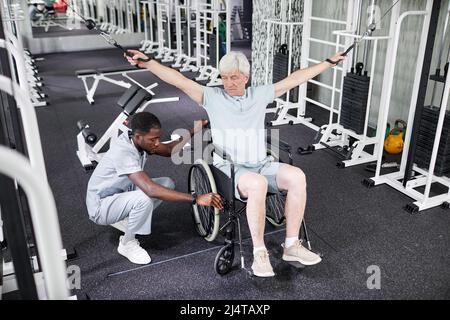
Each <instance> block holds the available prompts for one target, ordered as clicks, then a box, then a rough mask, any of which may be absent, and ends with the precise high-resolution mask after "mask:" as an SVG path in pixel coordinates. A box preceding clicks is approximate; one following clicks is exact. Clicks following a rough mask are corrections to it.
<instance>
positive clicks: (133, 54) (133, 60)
mask: <svg viewBox="0 0 450 320" xmlns="http://www.w3.org/2000/svg"><path fill="white" fill-rule="evenodd" d="M127 52H128V53H129V55H127V54H125V55H124V56H125V58H127V60H128V62H129V63H130V64H131V65H133V66H138V67H139V68H142V69H145V68H146V67H147V65H146V64H147V63H148V60H149V57H148V56H146V55H145V54H143V53H142V52H140V51H138V50H127Z"/></svg>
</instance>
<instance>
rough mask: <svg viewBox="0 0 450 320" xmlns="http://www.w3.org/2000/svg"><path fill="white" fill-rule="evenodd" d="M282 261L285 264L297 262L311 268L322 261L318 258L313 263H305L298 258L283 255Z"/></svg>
mask: <svg viewBox="0 0 450 320" xmlns="http://www.w3.org/2000/svg"><path fill="white" fill-rule="evenodd" d="M282 259H283V260H284V261H287V262H299V263H301V264H303V265H305V266H313V265H315V264H318V263H320V262H321V261H322V259H320V258H319V260H317V261H314V262H311V261H306V262H305V261H302V260H300V259H299V258H298V257H292V256H287V255H284V254H283V258H282Z"/></svg>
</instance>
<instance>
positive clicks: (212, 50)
mask: <svg viewBox="0 0 450 320" xmlns="http://www.w3.org/2000/svg"><path fill="white" fill-rule="evenodd" d="M208 36H209V37H208V38H209V65H210V66H212V67H214V68H215V67H216V65H217V64H216V63H217V56H216V55H217V43H216V41H217V40H216V39H217V38H216V35H215V34H214V33H213V34H209V35H208Z"/></svg>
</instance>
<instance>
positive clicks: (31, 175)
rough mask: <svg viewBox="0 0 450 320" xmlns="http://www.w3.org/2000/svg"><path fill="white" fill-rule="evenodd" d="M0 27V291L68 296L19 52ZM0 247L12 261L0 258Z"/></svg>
mask: <svg viewBox="0 0 450 320" xmlns="http://www.w3.org/2000/svg"><path fill="white" fill-rule="evenodd" d="M2 11H3V8H2ZM3 26H4V24H3V21H2V19H1V16H0V39H1V40H2V44H3V45H4V46H3V47H4V48H5V49H6V50H1V52H0V69H1V74H2V75H0V95H1V96H2V99H0V143H1V144H2V145H3V146H0V161H1V163H2V165H1V166H0V185H1V190H2V192H0V211H1V217H0V225H1V226H2V228H3V229H2V232H1V239H0V240H2V243H1V249H0V250H1V251H2V252H1V255H0V256H1V259H0V271H1V272H0V276H1V279H0V280H1V281H0V283H1V286H0V290H1V291H0V294H2V293H7V292H10V291H15V290H17V289H18V290H19V293H20V295H21V297H22V298H23V299H28V300H29V299H68V298H69V291H68V289H67V287H66V279H67V275H66V270H65V265H64V259H65V258H66V253H65V251H64V250H63V249H62V240H61V234H60V229H59V224H58V216H57V213H56V206H55V202H54V199H53V196H52V193H51V190H50V187H49V184H48V181H47V176H46V172H45V164H44V157H43V154H42V147H41V141H40V137H39V129H38V125H37V118H36V113H35V109H34V107H33V105H32V104H31V100H30V97H29V95H28V92H27V91H26V90H25V86H24V84H23V81H22V83H20V84H18V83H17V81H19V82H20V81H21V79H24V77H26V75H25V74H24V72H26V71H25V68H24V58H23V56H22V57H20V55H23V52H21V51H20V50H17V48H15V47H14V46H12V45H11V39H9V38H8V37H10V36H11V34H10V33H8V31H7V30H4V27H3ZM11 62H14V63H11ZM15 73H16V75H15V78H12V75H14V74H15ZM19 108H20V113H19ZM22 131H23V134H22ZM13 148H14V149H16V150H17V151H14V150H11V149H13ZM19 153H20V154H19ZM23 154H28V157H29V158H28V159H27V158H25V157H24V156H23ZM22 195H24V196H26V199H24V198H23V197H22ZM27 207H28V208H29V209H27ZM25 213H29V217H28V215H27V214H25ZM28 218H30V221H31V226H32V228H31V229H32V232H31V236H32V238H33V241H34V242H35V243H36V245H37V247H36V249H37V255H33V254H32V252H31V249H32V248H31V247H30V243H29V242H28V237H29V236H30V234H29V232H28V233H27V231H26V228H25V221H26V220H28ZM3 232H4V233H5V235H6V239H7V240H8V244H7V245H5V244H6V243H5V242H4V241H3V240H4V239H3ZM5 248H6V249H8V250H9V251H10V253H11V258H12V262H5V261H4V257H3V250H4V249H5Z"/></svg>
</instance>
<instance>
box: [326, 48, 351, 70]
mask: <svg viewBox="0 0 450 320" xmlns="http://www.w3.org/2000/svg"><path fill="white" fill-rule="evenodd" d="M354 47H355V43H354V44H352V45H351V46H350V47H348V49H347V50H345V52H344V53H343V54H341V57H345V56H346V55H347V54H348V53H349V52H350V51H351V50H352V49H353V48H354ZM325 61H326V62H328V63H331V64H334V65H336V66H337V65H338V64H339V62H340V61H333V60H331V59H326V60H325Z"/></svg>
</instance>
